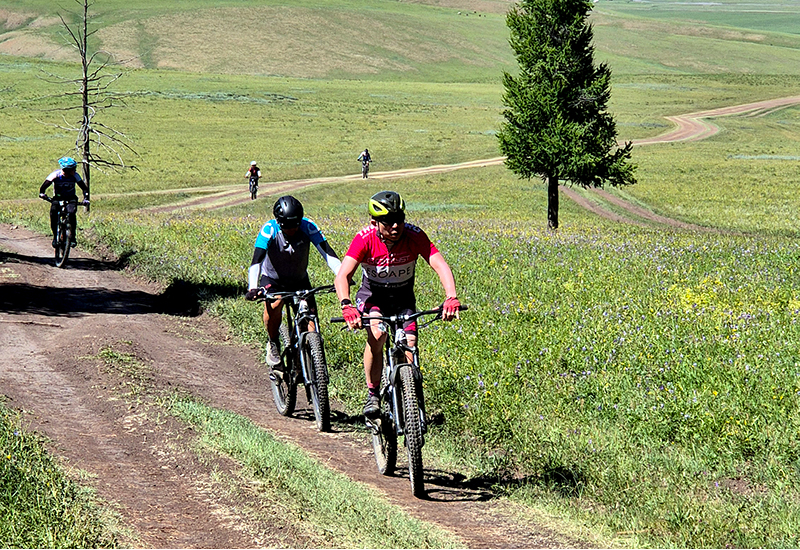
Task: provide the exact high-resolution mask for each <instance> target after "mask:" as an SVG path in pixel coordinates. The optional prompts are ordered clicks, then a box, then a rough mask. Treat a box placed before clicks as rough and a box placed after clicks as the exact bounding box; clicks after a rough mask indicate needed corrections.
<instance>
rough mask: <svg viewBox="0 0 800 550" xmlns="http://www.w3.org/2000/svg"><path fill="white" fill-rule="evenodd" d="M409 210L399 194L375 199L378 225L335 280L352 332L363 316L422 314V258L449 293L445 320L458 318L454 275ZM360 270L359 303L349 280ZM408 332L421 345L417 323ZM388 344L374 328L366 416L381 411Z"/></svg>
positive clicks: (360, 239)
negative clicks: (417, 275) (418, 283)
mask: <svg viewBox="0 0 800 550" xmlns="http://www.w3.org/2000/svg"><path fill="white" fill-rule="evenodd" d="M405 209H406V204H405V201H404V200H403V198H402V197H401V196H400V195H399V194H397V193H395V192H394V191H381V192H380V193H376V194H375V195H373V196H372V198H371V199H370V200H369V213H370V215H371V216H372V220H371V221H370V223H369V225H368V226H367V227H365V228H364V229H362V230H361V231H359V232H358V234H357V235H356V236H355V237H354V238H353V242H352V243H351V244H350V248H349V249H348V250H347V253H346V254H345V257H344V259H343V260H342V267H341V269H339V273H338V274H337V275H336V279H335V280H334V285H335V286H336V295H337V296H338V298H339V300H340V301H341V305H342V317H344V320H345V322H346V323H347V326H348V328H350V329H356V328H361V316H362V315H364V316H369V315H370V314H374V315H396V314H404V313H414V312H415V311H416V308H417V302H416V296H415V294H414V270H415V267H416V262H417V258H418V257H419V256H422V257H423V258H424V259H425V261H427V262H428V263H429V264H430V266H431V267H432V268H433V270H434V271H435V272H436V274H437V275H438V276H439V281H440V282H441V283H442V287H443V288H444V292H445V296H446V299H445V301H444V306H443V311H442V318H443V319H445V320H448V321H449V320H451V319H454V318H457V317H458V308H459V306H460V305H461V304H460V303H459V301H458V298H457V297H456V283H455V280H454V278H453V272H452V271H451V270H450V266H449V265H447V262H446V261H445V260H444V257H442V254H441V253H440V252H439V251H438V250H437V249H436V246H434V244H433V243H432V242H431V241H430V239H429V238H428V236H427V235H426V234H425V232H424V231H423V230H422V229H420V228H419V227H417V226H415V225H411V224H410V223H406V221H405V219H406V213H405ZM359 265H361V269H362V273H363V277H362V281H361V288H359V290H358V292H357V293H356V301H355V304H353V302H351V301H350V285H349V284H348V281H350V280H352V277H353V274H354V273H355V272H356V269H357V268H358V266H359ZM403 329H404V330H405V332H406V334H407V337H408V345H409V346H412V347H413V346H414V345H416V340H417V326H416V323H415V322H413V321H412V322H410V323H408V324H407V325H406V326H404V327H403ZM385 341H386V333H384V332H382V330H381V328H380V325H378V324H375V325H371V326H370V327H369V329H368V330H367V345H366V347H365V348H364V374H365V375H366V379H367V402H366V404H365V405H364V416H366V417H372V416H375V415H377V414H378V413H379V412H380V396H379V392H380V382H381V368H382V365H383V354H382V353H381V351H382V349H383V344H384V342H385Z"/></svg>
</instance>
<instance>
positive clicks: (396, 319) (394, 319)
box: [331, 306, 469, 323]
mask: <svg viewBox="0 0 800 550" xmlns="http://www.w3.org/2000/svg"><path fill="white" fill-rule="evenodd" d="M467 309H469V306H458V311H466V310H467ZM433 314H437V315H441V314H442V306H439V307H438V308H436V309H428V310H426V311H417V312H416V313H410V314H399V315H369V316H362V317H361V322H362V323H364V322H365V321H376V320H377V321H388V322H390V323H403V322H405V321H413V320H415V319H418V318H420V317H422V316H424V315H433ZM331 323H344V317H333V318H331Z"/></svg>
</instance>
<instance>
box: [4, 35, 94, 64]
mask: <svg viewBox="0 0 800 550" xmlns="http://www.w3.org/2000/svg"><path fill="white" fill-rule="evenodd" d="M2 38H3V39H4V40H3V41H2V42H0V54H4V55H16V56H20V57H41V58H45V59H49V60H52V61H76V62H77V61H79V59H78V56H77V54H76V53H75V51H74V50H73V49H72V48H70V47H68V46H65V45H62V44H57V43H56V42H53V41H52V40H50V39H49V38H47V37H46V36H42V35H37V34H32V33H30V32H28V31H27V30H22V31H11V32H8V33H4V34H3V35H2Z"/></svg>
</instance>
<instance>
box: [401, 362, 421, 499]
mask: <svg viewBox="0 0 800 550" xmlns="http://www.w3.org/2000/svg"><path fill="white" fill-rule="evenodd" d="M400 391H401V395H402V397H403V400H402V401H403V416H404V417H405V426H404V433H405V445H406V453H407V454H408V478H409V480H410V481H411V492H412V493H413V494H414V496H415V497H417V498H420V497H423V496H424V495H425V479H424V475H423V471H422V445H423V443H424V440H423V437H422V422H421V420H420V414H419V400H418V399H417V385H416V383H415V381H414V372H413V371H412V366H411V365H403V366H401V367H400Z"/></svg>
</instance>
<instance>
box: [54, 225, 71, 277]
mask: <svg viewBox="0 0 800 550" xmlns="http://www.w3.org/2000/svg"><path fill="white" fill-rule="evenodd" d="M71 241H72V231H70V229H69V225H68V226H67V227H66V228H64V227H60V228H59V229H58V236H57V237H56V267H64V264H65V263H67V258H69V248H70V242H71Z"/></svg>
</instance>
